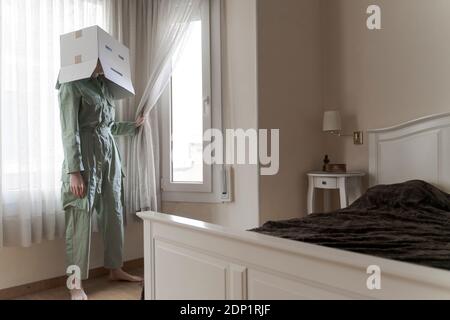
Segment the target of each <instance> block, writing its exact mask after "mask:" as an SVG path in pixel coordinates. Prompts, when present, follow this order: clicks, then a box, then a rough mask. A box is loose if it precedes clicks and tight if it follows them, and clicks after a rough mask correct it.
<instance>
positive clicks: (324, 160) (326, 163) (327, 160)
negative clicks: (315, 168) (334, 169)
mask: <svg viewBox="0 0 450 320" xmlns="http://www.w3.org/2000/svg"><path fill="white" fill-rule="evenodd" d="M329 163H330V158H329V157H328V155H326V156H325V159H323V171H327V166H328V164H329Z"/></svg>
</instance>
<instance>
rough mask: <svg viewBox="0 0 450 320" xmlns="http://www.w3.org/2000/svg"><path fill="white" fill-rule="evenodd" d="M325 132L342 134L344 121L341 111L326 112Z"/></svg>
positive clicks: (324, 119) (324, 118)
mask: <svg viewBox="0 0 450 320" xmlns="http://www.w3.org/2000/svg"><path fill="white" fill-rule="evenodd" d="M323 131H325V132H341V131H342V120H341V114H340V112H339V111H326V112H325V114H324V116H323Z"/></svg>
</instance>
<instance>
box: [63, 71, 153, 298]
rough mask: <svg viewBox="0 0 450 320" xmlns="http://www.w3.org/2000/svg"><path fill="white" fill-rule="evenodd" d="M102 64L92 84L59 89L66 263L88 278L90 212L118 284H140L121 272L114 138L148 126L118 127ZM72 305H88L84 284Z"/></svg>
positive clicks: (73, 294) (120, 216) (121, 236)
mask: <svg viewBox="0 0 450 320" xmlns="http://www.w3.org/2000/svg"><path fill="white" fill-rule="evenodd" d="M107 81H108V80H107V79H106V78H105V77H104V76H103V71H102V68H101V65H100V63H98V65H97V69H96V70H95V72H94V74H93V75H92V77H91V78H90V79H85V80H80V81H74V82H71V83H66V84H62V85H60V86H59V101H60V109H61V129H62V135H63V145H64V158H65V161H64V165H63V172H62V177H63V187H62V201H63V207H64V210H65V213H66V254H67V264H68V266H70V267H72V268H73V267H77V268H79V270H80V271H81V279H79V280H80V282H81V280H86V279H87V278H88V276H89V251H90V240H91V221H92V213H93V211H94V210H96V212H97V214H98V218H99V226H100V229H101V234H102V237H103V242H104V263H105V268H107V269H109V270H110V278H111V280H115V281H130V282H139V281H142V279H141V278H139V277H134V276H132V275H129V274H127V273H125V272H124V271H123V270H122V265H123V241H124V230H123V229H124V228H123V224H124V212H123V201H122V199H123V183H122V179H123V177H124V176H123V171H122V167H121V161H120V155H119V151H118V148H117V146H116V143H115V141H114V138H113V136H133V135H135V134H136V131H137V129H138V128H139V127H141V126H142V125H143V123H144V121H145V119H144V118H143V117H140V118H139V119H138V121H137V122H115V107H114V102H113V97H112V95H111V93H110V91H109V89H108V85H107ZM70 293H71V297H72V300H87V296H86V294H85V292H84V290H83V288H82V286H81V285H80V286H79V287H78V288H77V289H73V290H71V291H70Z"/></svg>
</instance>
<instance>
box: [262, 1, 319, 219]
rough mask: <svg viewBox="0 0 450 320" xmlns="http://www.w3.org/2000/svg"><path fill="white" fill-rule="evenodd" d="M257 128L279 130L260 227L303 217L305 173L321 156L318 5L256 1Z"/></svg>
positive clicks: (264, 182)
mask: <svg viewBox="0 0 450 320" xmlns="http://www.w3.org/2000/svg"><path fill="white" fill-rule="evenodd" d="M258 4H259V9H258V19H259V22H258V33H259V45H258V56H259V58H258V59H259V70H258V72H259V77H258V80H259V125H260V128H263V129H280V162H281V163H280V172H279V174H278V175H276V176H263V177H261V182H260V186H259V188H260V214H261V220H262V221H261V222H265V221H267V220H282V219H290V218H298V217H301V216H304V215H306V212H307V211H306V207H307V205H306V194H307V179H306V173H307V172H309V171H311V170H318V169H320V167H321V164H322V159H323V156H324V143H325V137H324V135H323V133H322V132H321V121H322V116H323V112H322V110H323V109H322V95H321V93H322V92H321V84H322V44H321V24H320V22H321V8H320V1H318V0H282V1H279V0H259V3H258Z"/></svg>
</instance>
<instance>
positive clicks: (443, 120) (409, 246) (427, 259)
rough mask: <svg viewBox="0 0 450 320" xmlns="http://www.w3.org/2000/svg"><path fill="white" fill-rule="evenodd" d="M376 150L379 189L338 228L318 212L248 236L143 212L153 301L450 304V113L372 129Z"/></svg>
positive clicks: (374, 173)
mask: <svg viewBox="0 0 450 320" xmlns="http://www.w3.org/2000/svg"><path fill="white" fill-rule="evenodd" d="M369 149H370V152H369V153H370V156H369V158H370V185H371V186H372V188H371V189H370V190H369V192H368V193H366V194H365V195H364V196H363V197H362V198H361V199H360V200H358V201H357V202H356V203H355V204H353V205H352V206H350V207H349V208H346V209H344V210H341V211H339V212H335V213H332V214H334V215H333V219H337V220H335V223H334V224H333V223H332V221H329V224H328V225H327V224H326V222H324V221H326V219H327V218H328V219H330V216H327V215H320V214H318V215H313V216H312V217H308V218H305V219H302V220H290V221H281V222H270V223H268V224H266V225H264V226H263V227H261V228H258V229H255V230H252V231H238V230H232V229H227V228H223V227H220V226H217V225H211V224H207V223H203V222H200V221H194V220H190V219H185V218H181V217H176V216H170V215H164V214H160V213H155V212H145V213H141V214H139V216H140V217H141V218H142V219H143V220H144V234H145V236H144V241H145V288H146V289H145V290H146V292H145V296H146V299H149V300H153V299H176V300H198V299H214V300H216V299H217V300H224V299H225V300H226V299H232V300H265V299H340V300H341V299H450V272H449V271H448V270H450V263H449V261H450V258H448V256H449V255H448V253H450V248H449V246H448V244H447V243H448V241H447V240H450V239H449V238H450V235H449V233H447V231H450V226H449V225H447V224H448V223H449V220H450V218H449V217H448V215H450V213H449V212H450V210H449V208H448V207H447V205H448V202H449V201H448V194H447V193H446V192H449V191H450V114H441V115H434V116H430V117H426V118H422V119H418V120H415V121H411V122H408V123H405V124H402V125H399V126H395V127H392V128H387V129H381V130H372V131H369ZM394 184H397V185H394ZM392 185H394V186H392ZM414 209H417V210H414ZM393 210H394V211H395V210H396V211H397V213H395V214H394V213H392V212H393ZM365 214H367V216H369V215H371V214H373V216H370V217H368V218H367V220H364V219H365V218H364V215H365ZM374 216H376V217H374ZM381 216H383V219H385V220H383V223H385V224H386V228H382V229H381V230H380V229H377V228H376V227H377V219H379V218H380V217H381ZM321 219H322V223H321V222H320V221H321ZM339 219H340V220H341V221H340V222H339ZM336 221H337V222H336ZM351 221H353V224H352V223H351ZM364 222H367V224H364ZM378 222H379V220H378ZM345 223H347V224H349V226H347V229H342V230H337V229H336V228H335V229H333V230H332V231H333V233H334V238H332V239H330V238H329V237H321V235H326V236H328V235H329V234H331V232H330V228H332V227H333V226H345ZM358 223H359V224H360V226H361V228H362V227H365V228H367V229H366V230H365V231H363V232H361V230H360V228H359V227H358ZM395 225H398V226H399V227H398V228H395ZM314 228H316V229H317V232H316V233H313V232H310V231H311V230H312V229H314ZM352 228H353V229H352ZM401 228H405V229H409V232H404V233H403V232H402V229H401ZM346 231H347V232H346ZM399 231H400V232H399ZM327 232H328V234H327ZM371 233H372V234H371ZM352 234H353V235H352ZM355 234H356V235H355ZM367 235H369V236H367ZM405 235H408V236H409V238H402V237H404V236H405ZM347 236H348V237H347ZM370 236H372V239H373V240H374V241H372V242H373V244H372V245H369V246H368V245H367V244H368V243H369V244H370V241H367V240H368V239H369V240H370ZM364 238H365V240H364V241H362V239H364ZM399 239H400V240H399ZM375 240H377V241H375ZM307 242H309V243H307ZM362 242H364V243H365V245H364V246H362V245H361V243H362ZM421 243H423V246H422V245H421ZM402 246H403V247H402ZM412 253H413V254H412ZM378 272H379V273H378ZM374 277H377V279H378V280H380V281H378V284H380V285H381V288H377V286H373V284H374V282H373V280H374Z"/></svg>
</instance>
